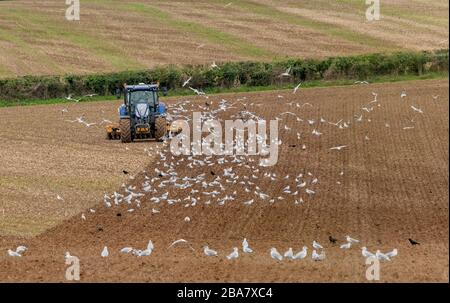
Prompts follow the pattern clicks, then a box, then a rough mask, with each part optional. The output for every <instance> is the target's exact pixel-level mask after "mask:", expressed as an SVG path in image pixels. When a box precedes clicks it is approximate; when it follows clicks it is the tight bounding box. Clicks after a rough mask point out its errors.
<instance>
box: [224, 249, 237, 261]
mask: <svg viewBox="0 0 450 303" xmlns="http://www.w3.org/2000/svg"><path fill="white" fill-rule="evenodd" d="M238 257H239V250H238V248H237V247H234V248H233V252H232V253H231V254H229V255H228V256H227V259H228V260H234V259H237V258H238Z"/></svg>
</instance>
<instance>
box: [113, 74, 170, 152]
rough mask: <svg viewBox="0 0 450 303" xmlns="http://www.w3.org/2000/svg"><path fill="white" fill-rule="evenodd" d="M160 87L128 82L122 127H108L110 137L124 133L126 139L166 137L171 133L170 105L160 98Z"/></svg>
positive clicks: (124, 141)
mask: <svg viewBox="0 0 450 303" xmlns="http://www.w3.org/2000/svg"><path fill="white" fill-rule="evenodd" d="M159 91H160V89H159V85H157V84H151V85H148V84H143V83H140V84H139V85H125V86H124V104H122V105H121V106H120V107H119V116H120V122H119V127H118V128H117V127H112V126H110V127H109V128H108V127H107V132H108V137H109V138H110V139H118V137H120V139H121V141H122V142H123V143H129V142H132V141H134V140H136V139H156V140H158V141H160V140H162V139H163V138H164V136H165V135H166V133H167V121H166V106H165V104H164V103H163V102H160V101H159V95H158V93H159ZM163 92H164V94H165V91H163Z"/></svg>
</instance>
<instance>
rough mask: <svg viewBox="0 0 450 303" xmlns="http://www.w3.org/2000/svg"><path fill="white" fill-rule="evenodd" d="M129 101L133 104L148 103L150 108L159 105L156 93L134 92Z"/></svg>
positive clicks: (131, 93)
mask: <svg viewBox="0 0 450 303" xmlns="http://www.w3.org/2000/svg"><path fill="white" fill-rule="evenodd" d="M128 101H129V102H130V103H131V104H137V103H147V104H149V105H150V107H152V108H153V107H154V105H155V104H157V102H158V101H157V96H156V93H155V92H154V91H133V92H130V94H129V96H128Z"/></svg>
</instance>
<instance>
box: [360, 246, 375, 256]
mask: <svg viewBox="0 0 450 303" xmlns="http://www.w3.org/2000/svg"><path fill="white" fill-rule="evenodd" d="M361 254H362V255H363V257H364V258H374V257H375V255H374V254H373V253H371V252H370V251H368V250H367V247H365V246H364V247H363V248H362V249H361Z"/></svg>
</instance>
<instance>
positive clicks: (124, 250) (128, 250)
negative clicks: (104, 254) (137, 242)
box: [120, 247, 133, 254]
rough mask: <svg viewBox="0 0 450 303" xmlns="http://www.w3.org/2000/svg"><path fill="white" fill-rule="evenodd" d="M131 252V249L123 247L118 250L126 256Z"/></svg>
mask: <svg viewBox="0 0 450 303" xmlns="http://www.w3.org/2000/svg"><path fill="white" fill-rule="evenodd" d="M132 251H133V247H124V248H122V249H121V250H120V252H121V253H124V254H128V253H130V252H132Z"/></svg>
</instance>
